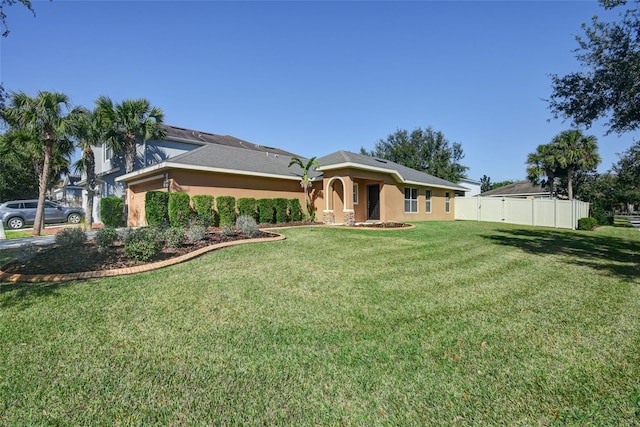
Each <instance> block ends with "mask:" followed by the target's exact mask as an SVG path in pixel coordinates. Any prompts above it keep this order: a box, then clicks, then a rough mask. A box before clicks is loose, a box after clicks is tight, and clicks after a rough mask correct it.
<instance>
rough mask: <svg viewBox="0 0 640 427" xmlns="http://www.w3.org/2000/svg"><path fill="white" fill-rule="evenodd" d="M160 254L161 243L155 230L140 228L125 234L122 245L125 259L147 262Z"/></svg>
mask: <svg viewBox="0 0 640 427" xmlns="http://www.w3.org/2000/svg"><path fill="white" fill-rule="evenodd" d="M161 252H162V241H161V240H160V239H159V238H158V232H157V230H154V229H153V228H151V227H141V228H137V229H135V230H132V231H130V232H129V233H128V234H127V237H126V241H125V244H124V254H125V256H126V257H127V258H129V259H132V260H134V261H137V262H147V261H152V260H154V259H156V258H157V257H158V255H160V253H161Z"/></svg>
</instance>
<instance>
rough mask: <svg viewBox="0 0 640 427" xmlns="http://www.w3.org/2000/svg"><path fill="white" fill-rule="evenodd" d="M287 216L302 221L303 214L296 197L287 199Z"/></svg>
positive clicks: (292, 219) (295, 220)
mask: <svg viewBox="0 0 640 427" xmlns="http://www.w3.org/2000/svg"><path fill="white" fill-rule="evenodd" d="M289 216H290V217H291V221H294V222H298V221H302V219H303V218H304V215H303V213H302V205H301V204H300V200H298V199H289Z"/></svg>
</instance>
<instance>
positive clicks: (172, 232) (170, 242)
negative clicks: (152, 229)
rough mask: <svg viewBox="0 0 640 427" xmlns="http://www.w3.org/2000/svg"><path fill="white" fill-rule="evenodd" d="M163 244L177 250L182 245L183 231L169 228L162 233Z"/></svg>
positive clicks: (178, 228)
mask: <svg viewBox="0 0 640 427" xmlns="http://www.w3.org/2000/svg"><path fill="white" fill-rule="evenodd" d="M164 242H165V244H166V245H167V246H168V247H170V248H179V247H181V246H182V245H183V244H184V230H183V229H182V228H180V227H169V228H167V229H166V230H165V231H164Z"/></svg>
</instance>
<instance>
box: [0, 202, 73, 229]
mask: <svg viewBox="0 0 640 427" xmlns="http://www.w3.org/2000/svg"><path fill="white" fill-rule="evenodd" d="M37 206H38V201H37V200H12V201H10V202H4V203H2V204H0V220H2V223H3V224H4V226H5V227H7V228H11V229H14V230H15V229H18V228H22V227H24V226H25V225H26V224H30V225H32V224H33V222H34V221H35V219H36V208H37ZM83 216H84V209H82V208H73V207H69V206H63V205H60V204H58V203H56V202H52V201H50V200H45V202H44V222H45V224H51V223H60V222H69V223H71V224H79V223H80V220H81V219H82V217H83Z"/></svg>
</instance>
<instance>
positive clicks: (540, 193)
mask: <svg viewBox="0 0 640 427" xmlns="http://www.w3.org/2000/svg"><path fill="white" fill-rule="evenodd" d="M480 196H481V197H514V198H518V199H548V198H549V190H547V189H546V188H544V187H542V186H541V185H535V184H532V183H531V182H530V181H527V180H524V181H518V182H514V183H513V184H509V185H505V186H504V187H498V188H495V189H493V190H489V191H485V192H484V193H481V194H480Z"/></svg>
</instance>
